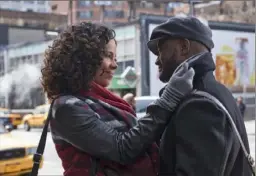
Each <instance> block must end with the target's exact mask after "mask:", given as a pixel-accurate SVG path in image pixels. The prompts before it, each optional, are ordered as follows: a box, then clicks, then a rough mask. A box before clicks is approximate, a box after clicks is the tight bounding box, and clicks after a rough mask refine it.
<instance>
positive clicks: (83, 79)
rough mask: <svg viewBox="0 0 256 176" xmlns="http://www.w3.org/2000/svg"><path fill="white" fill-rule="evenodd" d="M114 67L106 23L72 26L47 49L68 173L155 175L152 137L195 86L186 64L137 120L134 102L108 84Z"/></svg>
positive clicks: (56, 135)
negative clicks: (130, 102)
mask: <svg viewBox="0 0 256 176" xmlns="http://www.w3.org/2000/svg"><path fill="white" fill-rule="evenodd" d="M116 68H117V61H116V41H115V33H114V31H113V30H111V29H109V28H107V27H104V26H102V25H97V24H92V23H85V22H83V23H80V24H78V25H74V26H71V27H69V28H68V29H67V30H65V31H64V32H62V33H61V34H60V36H59V37H58V38H57V39H56V40H55V41H54V42H53V45H52V47H50V48H49V49H48V50H47V51H46V57H45V60H44V67H43V69H42V85H43V87H44V90H45V92H46V93H47V96H48V97H49V99H51V100H52V103H53V106H52V109H51V110H50V114H51V115H52V120H51V122H50V123H51V132H52V136H53V140H54V143H55V146H56V150H57V153H58V155H59V157H60V158H61V160H62V165H63V168H64V170H65V172H64V175H65V176H80V175H83V176H87V175H97V176H106V175H107V176H114V175H115V176H141V175H142V174H144V175H145V176H155V175H157V156H158V150H157V146H156V144H155V143H154V141H156V140H159V138H160V135H161V134H162V132H163V130H164V127H165V125H166V124H167V122H168V120H169V118H170V114H171V112H172V111H173V110H174V108H175V107H176V106H177V104H178V102H179V100H180V99H181V98H183V97H184V96H185V95H186V94H187V93H189V92H190V91H191V90H192V80H193V76H194V72H193V70H192V69H191V70H189V71H188V68H187V65H185V66H183V67H182V69H181V70H179V71H178V72H177V73H176V74H174V76H173V77H172V79H171V80H170V81H169V83H168V85H167V87H166V89H165V91H164V93H163V95H162V97H161V98H160V99H158V100H156V101H155V102H154V103H153V104H152V105H151V106H149V108H148V110H147V113H148V114H147V115H146V117H144V118H142V119H141V120H139V121H138V122H137V121H136V120H135V112H134V111H133V110H132V108H131V106H130V105H129V104H128V103H126V102H125V101H124V100H122V99H121V98H119V97H117V96H115V95H114V94H112V93H111V92H110V91H108V90H107V89H106V87H107V86H108V85H109V84H110V82H111V80H112V77H113V75H114V71H115V70H116ZM177 85H179V86H178V87H177ZM182 85H183V89H182V91H181V90H180V86H182Z"/></svg>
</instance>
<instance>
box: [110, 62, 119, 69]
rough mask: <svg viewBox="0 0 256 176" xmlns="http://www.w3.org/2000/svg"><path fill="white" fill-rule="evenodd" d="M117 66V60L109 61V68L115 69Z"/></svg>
mask: <svg viewBox="0 0 256 176" xmlns="http://www.w3.org/2000/svg"><path fill="white" fill-rule="evenodd" d="M117 67H118V65H117V62H116V61H113V62H112V63H111V68H112V69H113V70H115V69H117Z"/></svg>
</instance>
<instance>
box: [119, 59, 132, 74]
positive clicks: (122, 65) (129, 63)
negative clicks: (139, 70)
mask: <svg viewBox="0 0 256 176" xmlns="http://www.w3.org/2000/svg"><path fill="white" fill-rule="evenodd" d="M117 65H118V67H117V69H116V71H115V74H116V75H120V74H122V73H123V72H124V70H125V69H126V68H127V67H128V66H131V67H134V60H129V61H122V62H117Z"/></svg>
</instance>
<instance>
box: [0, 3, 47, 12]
mask: <svg viewBox="0 0 256 176" xmlns="http://www.w3.org/2000/svg"><path fill="white" fill-rule="evenodd" d="M0 9H6V10H14V11H23V12H40V13H50V12H51V7H50V4H49V1H44V0H39V1H33V0H26V1H0Z"/></svg>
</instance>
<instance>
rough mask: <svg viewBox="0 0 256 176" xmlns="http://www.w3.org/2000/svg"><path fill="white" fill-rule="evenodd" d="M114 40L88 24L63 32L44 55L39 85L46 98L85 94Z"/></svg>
mask: <svg viewBox="0 0 256 176" xmlns="http://www.w3.org/2000/svg"><path fill="white" fill-rule="evenodd" d="M114 38H115V32H114V30H112V29H109V28H108V27H106V26H103V25H100V24H93V23H88V22H82V23H79V24H77V25H72V26H69V27H68V28H67V29H66V30H65V31H63V32H62V33H61V34H60V35H59V36H58V38H57V39H55V40H54V41H53V44H52V46H49V48H48V49H47V50H46V52H45V59H44V65H43V68H42V70H41V72H42V79H41V82H42V86H43V89H44V91H45V92H46V93H47V96H48V98H49V99H53V98H55V97H56V96H58V95H60V94H76V93H78V92H79V91H80V90H82V89H83V90H88V89H89V83H90V82H91V81H92V80H93V78H94V76H95V74H96V71H97V70H98V68H99V67H100V65H101V62H102V56H104V55H106V51H105V48H106V44H107V43H108V42H109V41H110V40H111V39H114Z"/></svg>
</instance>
